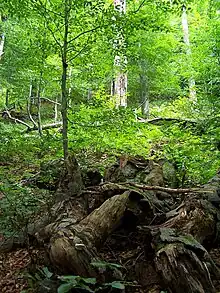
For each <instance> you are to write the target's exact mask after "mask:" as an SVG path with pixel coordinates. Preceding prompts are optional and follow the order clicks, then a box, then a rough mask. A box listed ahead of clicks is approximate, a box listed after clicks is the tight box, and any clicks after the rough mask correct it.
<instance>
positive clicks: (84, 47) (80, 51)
mask: <svg viewBox="0 0 220 293" xmlns="http://www.w3.org/2000/svg"><path fill="white" fill-rule="evenodd" d="M88 41H89V38H88V39H87V42H86V44H85V46H83V47H82V49H81V50H79V51H78V52H77V54H75V56H73V57H72V58H70V60H69V62H71V61H72V60H74V59H76V58H77V57H78V56H79V55H80V54H81V53H82V52H83V51H84V50H85V49H86V48H87V47H88V45H89V44H88Z"/></svg>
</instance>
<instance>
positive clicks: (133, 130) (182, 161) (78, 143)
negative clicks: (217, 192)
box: [0, 98, 220, 234]
mask: <svg viewBox="0 0 220 293" xmlns="http://www.w3.org/2000/svg"><path fill="white" fill-rule="evenodd" d="M203 106H204V105H203ZM202 113H204V112H203V109H198V105H197V106H193V105H191V106H190V105H189V101H188V99H186V98H179V99H178V100H175V101H173V102H171V103H166V105H163V106H161V104H160V103H157V104H155V105H154V107H152V115H157V116H160V117H167V116H168V117H171V118H172V117H173V118H183V117H184V119H188V120H190V121H194V122H195V123H190V122H187V120H186V121H184V120H183V122H178V123H175V122H161V123H159V122H158V123H157V124H156V125H153V124H151V123H143V122H140V121H139V120H137V116H136V115H137V113H134V111H132V110H129V109H119V110H115V109H114V108H113V107H112V106H111V104H109V103H107V104H106V103H105V105H104V102H103V101H100V100H98V101H96V104H95V105H85V104H81V105H79V106H77V107H75V108H73V109H71V110H70V111H69V124H70V129H69V139H70V151H71V152H74V153H75V154H77V158H78V160H79V163H80V165H81V167H82V168H83V169H86V168H97V169H99V170H100V171H101V172H103V171H104V169H105V167H106V166H107V165H109V164H111V163H112V162H114V161H115V158H116V156H121V155H128V156H136V155H137V156H143V157H145V158H149V159H154V160H160V159H164V158H167V159H168V160H169V161H171V162H172V163H174V164H175V166H176V169H177V171H178V178H179V185H180V186H196V185H198V184H202V183H205V182H207V181H208V180H209V179H210V178H211V177H212V176H214V174H215V173H216V171H217V170H218V168H219V164H220V155H219V147H220V133H219V129H220V127H219V126H220V125H219V124H220V118H219V117H220V116H218V115H215V116H211V110H210V116H209V118H207V117H206V115H205V114H202ZM195 118H196V119H195ZM0 132H1V136H0V144H1V154H0V161H1V162H6V163H5V164H3V163H2V164H1V166H0V178H1V184H0V194H1V198H2V199H1V215H0V217H1V220H0V222H1V229H2V230H1V231H5V232H6V234H10V233H13V231H16V230H18V228H20V226H22V225H23V226H26V225H27V223H26V222H25V221H26V220H27V219H30V218H31V217H30V216H31V215H32V214H36V213H37V212H38V211H39V208H40V207H42V206H44V207H45V206H46V205H47V202H48V201H49V202H50V200H51V196H50V195H49V194H48V195H47V193H45V192H43V191H42V190H39V189H36V188H35V189H31V188H29V187H26V186H24V185H22V182H24V181H25V180H27V179H30V178H32V177H33V176H34V174H36V173H37V172H38V171H39V169H40V166H41V165H42V164H43V163H44V162H48V161H50V160H54V159H56V158H61V157H62V137H61V133H60V132H59V130H58V129H54V130H50V131H45V133H44V135H43V137H39V136H38V135H37V133H36V132H30V133H25V132H24V128H23V127H18V126H17V125H15V124H8V122H4V123H2V124H1V126H0ZM17 222H19V223H20V224H19V225H20V226H19V227H17V226H16V225H17ZM9 223H10V224H9Z"/></svg>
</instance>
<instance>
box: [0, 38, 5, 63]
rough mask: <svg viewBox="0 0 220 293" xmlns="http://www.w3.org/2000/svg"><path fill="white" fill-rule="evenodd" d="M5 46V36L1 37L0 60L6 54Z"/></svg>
mask: <svg viewBox="0 0 220 293" xmlns="http://www.w3.org/2000/svg"><path fill="white" fill-rule="evenodd" d="M4 45H5V35H4V34H1V35H0V59H1V57H2V56H3V54H4Z"/></svg>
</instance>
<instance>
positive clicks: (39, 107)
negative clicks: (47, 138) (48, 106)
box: [37, 72, 43, 136]
mask: <svg viewBox="0 0 220 293" xmlns="http://www.w3.org/2000/svg"><path fill="white" fill-rule="evenodd" d="M41 81H42V72H41V75H40V81H39V86H38V91H37V116H38V121H37V124H38V132H39V135H40V136H42V135H43V132H42V124H41Z"/></svg>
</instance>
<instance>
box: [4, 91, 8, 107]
mask: <svg viewBox="0 0 220 293" xmlns="http://www.w3.org/2000/svg"><path fill="white" fill-rule="evenodd" d="M5 106H6V108H8V107H9V89H6V93H5Z"/></svg>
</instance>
